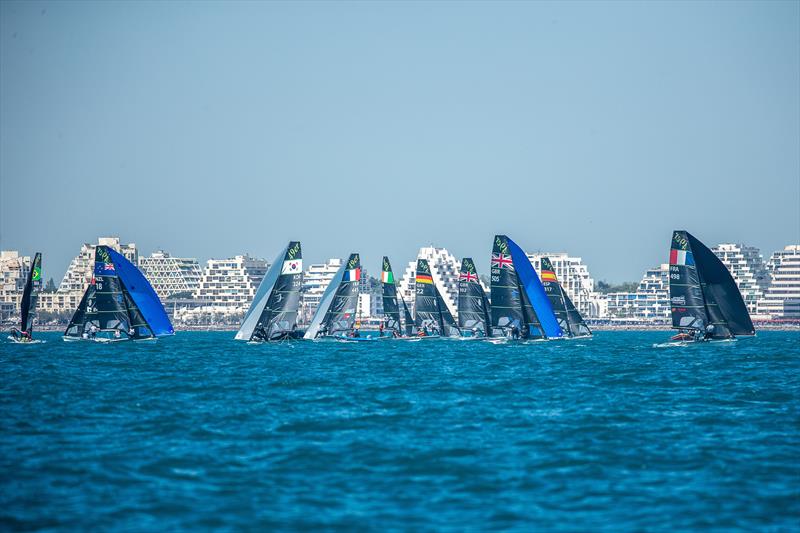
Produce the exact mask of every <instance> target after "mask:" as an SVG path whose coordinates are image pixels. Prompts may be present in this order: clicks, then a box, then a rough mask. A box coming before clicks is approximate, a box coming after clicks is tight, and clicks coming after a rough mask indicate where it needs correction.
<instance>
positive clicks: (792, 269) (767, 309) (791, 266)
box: [758, 244, 800, 319]
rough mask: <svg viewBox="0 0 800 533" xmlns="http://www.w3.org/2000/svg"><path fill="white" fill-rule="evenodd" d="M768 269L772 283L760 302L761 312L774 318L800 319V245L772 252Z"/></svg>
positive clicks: (759, 308)
mask: <svg viewBox="0 0 800 533" xmlns="http://www.w3.org/2000/svg"><path fill="white" fill-rule="evenodd" d="M767 271H768V272H769V274H770V284H769V288H768V289H767V290H766V292H765V294H764V297H763V299H762V300H761V301H760V302H759V306H758V310H759V313H760V314H764V315H769V316H770V318H772V319H800V245H798V244H792V245H789V246H787V247H785V248H784V249H783V250H779V251H777V252H775V253H774V254H772V257H771V258H770V260H769V262H768V263H767Z"/></svg>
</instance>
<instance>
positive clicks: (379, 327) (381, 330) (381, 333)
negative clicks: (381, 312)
mask: <svg viewBox="0 0 800 533" xmlns="http://www.w3.org/2000/svg"><path fill="white" fill-rule="evenodd" d="M378 330H379V333H380V336H381V337H383V322H381V325H380V326H378Z"/></svg>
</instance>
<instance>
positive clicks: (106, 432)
mask: <svg viewBox="0 0 800 533" xmlns="http://www.w3.org/2000/svg"><path fill="white" fill-rule="evenodd" d="M232 335H233V334H232V333H225V332H220V333H179V334H178V335H176V336H175V337H172V338H167V339H162V340H160V341H158V342H156V343H134V344H126V343H120V344H117V345H99V344H85V343H64V342H62V341H61V339H60V336H59V335H58V334H40V335H39V337H40V338H44V339H46V340H47V342H46V343H45V344H38V345H30V346H20V345H12V344H9V343H7V342H6V341H3V342H2V344H0V352H1V353H0V373H2V378H1V381H0V386H1V387H2V389H1V390H2V394H1V395H0V528H2V529H26V530H27V529H49V530H75V529H83V530H87V529H91V530H97V529H100V530H129V531H141V530H159V531H171V530H187V529H203V530H208V529H215V530H216V529H223V530H231V529H309V528H311V529H326V530H332V529H341V530H353V529H357V530H385V529H404V530H414V531H417V530H455V531H460V530H473V529H517V530H526V531H529V530H570V531H574V530H592V531H597V530H620V529H623V530H642V529H646V530H653V531H669V530H674V529H682V530H685V529H700V528H713V529H718V530H719V529H725V530H727V529H746V530H759V531H786V530H797V529H798V528H800V525H799V524H800V335H799V334H798V333H796V332H795V333H790V332H761V333H759V336H758V337H756V338H754V339H744V340H740V341H738V342H730V343H717V344H706V345H700V346H688V347H682V348H676V347H668V348H659V347H654V345H655V344H658V343H660V342H663V341H664V339H665V338H666V337H668V335H669V333H667V332H647V333H639V332H598V333H597V334H596V336H595V338H593V339H591V340H585V341H560V342H540V343H533V344H527V345H520V344H517V345H492V344H488V343H483V342H459V341H446V340H438V341H437V340H427V341H423V342H414V343H409V342H375V343H358V344H356V343H336V342H331V343H311V342H296V343H293V344H277V345H248V344H243V343H239V342H235V341H233V340H232V339H231V338H232Z"/></svg>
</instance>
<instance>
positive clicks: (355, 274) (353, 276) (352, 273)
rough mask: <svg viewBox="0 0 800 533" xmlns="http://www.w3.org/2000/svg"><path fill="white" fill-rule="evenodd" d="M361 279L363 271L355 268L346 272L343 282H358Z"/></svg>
mask: <svg viewBox="0 0 800 533" xmlns="http://www.w3.org/2000/svg"><path fill="white" fill-rule="evenodd" d="M360 279H361V269H360V268H353V269H350V270H345V271H344V278H342V281H358V280H360Z"/></svg>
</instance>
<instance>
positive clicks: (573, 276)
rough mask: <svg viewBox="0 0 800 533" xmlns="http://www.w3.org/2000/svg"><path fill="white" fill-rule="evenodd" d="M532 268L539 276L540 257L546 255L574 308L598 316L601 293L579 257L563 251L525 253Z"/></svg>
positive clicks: (582, 313)
mask: <svg viewBox="0 0 800 533" xmlns="http://www.w3.org/2000/svg"><path fill="white" fill-rule="evenodd" d="M527 256H528V259H529V260H530V262H531V264H532V265H533V268H535V269H536V272H537V273H539V275H540V276H541V272H542V268H541V267H542V265H541V263H542V257H547V258H549V259H550V262H551V263H552V264H553V269H554V270H555V273H556V277H557V278H558V282H559V283H560V284H561V286H562V287H563V288H564V290H565V291H566V292H567V294H568V295H569V298H570V300H572V303H574V304H575V307H576V309H578V311H579V312H580V313H581V315H583V316H584V317H599V316H601V311H602V307H603V304H602V303H601V302H602V299H603V298H602V295H601V294H600V293H599V292H596V291H595V290H594V279H592V276H590V275H589V268H588V267H587V266H586V265H584V264H583V260H582V259H581V258H580V257H572V256H570V255H569V254H567V253H564V252H556V253H543V252H537V253H534V254H527Z"/></svg>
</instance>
